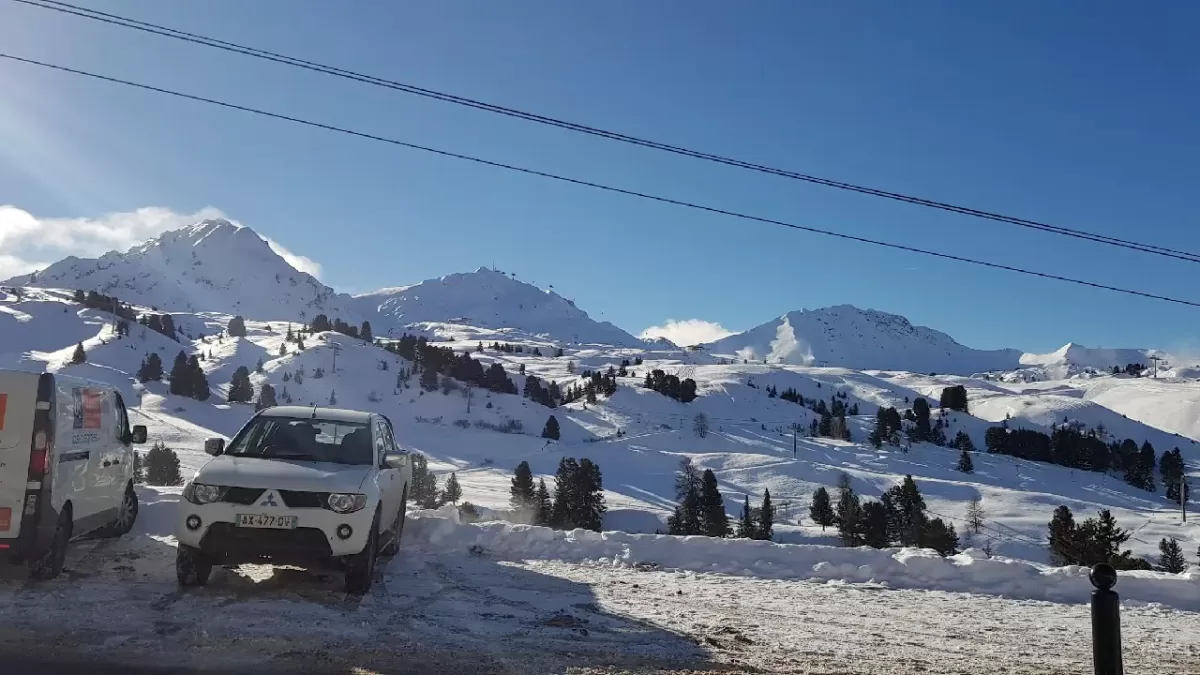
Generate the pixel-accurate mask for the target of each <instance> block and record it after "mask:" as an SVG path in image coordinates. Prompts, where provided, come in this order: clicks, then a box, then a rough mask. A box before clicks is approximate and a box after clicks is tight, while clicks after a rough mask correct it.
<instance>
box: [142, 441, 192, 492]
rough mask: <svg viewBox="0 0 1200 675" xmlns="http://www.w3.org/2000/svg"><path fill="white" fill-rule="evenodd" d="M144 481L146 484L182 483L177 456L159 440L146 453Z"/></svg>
mask: <svg viewBox="0 0 1200 675" xmlns="http://www.w3.org/2000/svg"><path fill="white" fill-rule="evenodd" d="M146 483H147V484H148V485H182V484H183V475H182V474H181V473H180V472H179V456H178V455H176V454H175V451H174V450H172V449H171V448H168V447H167V446H166V445H164V444H163V443H162V442H161V441H159V442H157V443H155V444H154V445H153V446H152V447H151V448H150V451H149V452H147V453H146Z"/></svg>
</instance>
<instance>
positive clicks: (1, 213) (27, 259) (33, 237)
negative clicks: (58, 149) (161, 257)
mask: <svg viewBox="0 0 1200 675" xmlns="http://www.w3.org/2000/svg"><path fill="white" fill-rule="evenodd" d="M225 217H226V216H225V214H223V213H222V212H221V211H220V210H219V209H216V208H213V207H211V206H210V207H206V208H203V209H200V210H199V211H196V212H195V213H176V212H174V211H172V210H171V209H167V208H162V207H158V206H148V207H145V208H141V209H137V210H136V211H128V212H125V213H110V214H107V215H104V216H102V217H100V218H37V217H35V216H34V215H33V214H31V213H29V212H28V211H25V210H22V209H19V208H17V207H15V206H6V205H0V279H8V278H11V277H14V276H17V275H20V274H28V273H29V272H33V271H35V270H39V269H44V268H45V267H46V266H47V265H49V264H50V263H49V262H45V261H55V260H61V259H62V258H65V257H67V256H78V257H81V258H95V257H98V256H101V255H104V254H105V253H108V252H109V251H114V250H115V251H122V252H123V251H126V250H128V249H129V248H131V247H133V246H136V245H137V244H140V243H142V242H144V241H146V240H147V239H151V238H153V237H157V236H158V235H160V234H162V233H163V232H166V231H168V230H177V229H179V228H182V227H187V226H188V225H192V224H195V223H197V222H199V221H201V220H206V219H209V218H225ZM263 239H266V241H267V243H268V244H269V245H270V246H271V249H272V250H274V251H275V252H276V253H277V254H279V256H280V257H282V258H283V259H284V260H286V261H287V263H288V264H289V265H291V266H292V267H294V268H296V269H297V270H300V271H301V272H307V273H309V274H311V275H313V276H314V277H319V276H320V274H321V266H320V265H319V264H318V263H317V262H316V261H314V260H312V259H311V258H307V257H305V256H302V255H296V254H294V253H292V252H290V251H288V250H287V249H286V248H284V247H283V246H280V245H279V244H278V243H277V242H274V241H272V240H270V239H267V238H266V237H263Z"/></svg>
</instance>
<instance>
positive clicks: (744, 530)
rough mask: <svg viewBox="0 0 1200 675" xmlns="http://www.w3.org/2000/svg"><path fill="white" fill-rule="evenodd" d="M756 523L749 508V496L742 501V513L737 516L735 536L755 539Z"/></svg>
mask: <svg viewBox="0 0 1200 675" xmlns="http://www.w3.org/2000/svg"><path fill="white" fill-rule="evenodd" d="M757 529H758V524H757V523H755V522H754V513H753V512H752V511H751V510H750V496H749V495H747V496H746V497H745V499H744V501H743V502H742V515H741V516H739V517H738V524H737V537H738V538H739V539H757V538H758V536H757V532H756V530H757Z"/></svg>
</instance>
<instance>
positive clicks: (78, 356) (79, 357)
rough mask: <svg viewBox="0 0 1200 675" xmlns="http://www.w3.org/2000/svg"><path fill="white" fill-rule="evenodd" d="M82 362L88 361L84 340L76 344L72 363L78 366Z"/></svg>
mask: <svg viewBox="0 0 1200 675" xmlns="http://www.w3.org/2000/svg"><path fill="white" fill-rule="evenodd" d="M81 363H87V352H85V351H83V343H82V342H80V343H78V344H76V345H75V352H74V353H73V354H71V364H72V365H75V366H77V365H79V364H81Z"/></svg>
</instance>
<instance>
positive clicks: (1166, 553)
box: [1158, 537, 1187, 574]
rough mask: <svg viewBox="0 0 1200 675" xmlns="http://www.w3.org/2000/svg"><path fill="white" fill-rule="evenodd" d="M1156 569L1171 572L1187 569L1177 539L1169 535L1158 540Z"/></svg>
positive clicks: (1185, 560) (1177, 572)
mask: <svg viewBox="0 0 1200 675" xmlns="http://www.w3.org/2000/svg"><path fill="white" fill-rule="evenodd" d="M1158 552H1159V553H1160V555H1159V556H1158V570H1159V571H1160V572H1169V573H1171V574H1179V573H1181V572H1183V571H1184V570H1186V569H1187V559H1185V558H1184V557H1183V547H1181V546H1180V545H1179V540H1178V539H1176V538H1174V537H1171V538H1170V539H1167V538H1164V539H1163V540H1162V541H1160V542H1158Z"/></svg>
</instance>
